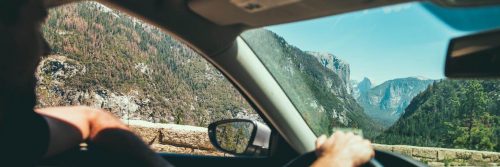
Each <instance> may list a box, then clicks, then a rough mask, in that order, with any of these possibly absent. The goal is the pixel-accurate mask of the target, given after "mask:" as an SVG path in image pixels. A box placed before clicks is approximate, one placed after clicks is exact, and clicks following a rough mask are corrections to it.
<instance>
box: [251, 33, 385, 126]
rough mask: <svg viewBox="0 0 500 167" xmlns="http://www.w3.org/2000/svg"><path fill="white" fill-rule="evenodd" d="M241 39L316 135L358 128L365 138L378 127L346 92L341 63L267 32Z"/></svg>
mask: <svg viewBox="0 0 500 167" xmlns="http://www.w3.org/2000/svg"><path fill="white" fill-rule="evenodd" d="M242 37H243V39H244V40H245V41H246V42H247V43H248V44H249V46H251V47H252V50H253V51H254V52H255V53H256V54H257V55H259V58H260V59H261V61H262V62H263V63H264V64H265V65H266V67H267V68H268V69H269V71H270V72H271V73H272V75H273V76H274V77H275V78H276V80H277V81H278V82H279V84H280V85H281V87H282V88H283V89H284V90H285V93H286V94H287V95H288V97H289V98H290V100H291V101H292V102H293V103H294V105H295V106H296V108H297V109H298V110H299V112H301V114H302V116H303V117H304V118H305V120H306V121H307V123H308V124H309V126H310V127H311V128H312V129H313V131H314V132H315V133H316V134H331V133H332V128H334V127H353V128H361V129H363V130H365V132H366V133H365V134H366V135H367V136H370V135H372V134H370V133H375V130H374V129H377V128H378V127H379V126H378V125H377V124H375V123H374V122H373V121H372V120H371V119H370V118H369V117H368V116H367V115H366V114H365V113H364V112H363V108H362V107H361V106H360V105H359V104H358V103H356V100H355V99H354V98H353V96H352V95H351V94H350V92H349V91H348V88H347V87H348V84H347V83H346V82H347V81H349V80H347V79H345V80H344V79H342V77H340V76H339V74H340V75H347V73H348V65H347V64H345V63H344V64H343V65H340V62H341V61H338V59H337V60H335V59H334V57H333V56H331V55H329V54H317V53H315V52H305V51H302V50H300V49H299V48H297V47H295V46H293V45H290V44H289V43H287V42H286V41H285V39H283V38H282V37H280V36H279V35H277V34H275V33H273V32H271V31H269V30H265V29H256V30H250V31H247V32H245V33H243V34H242ZM318 57H320V61H318ZM321 60H325V61H321ZM333 60H335V61H336V62H337V64H338V66H337V67H338V68H337V67H336V66H335V65H333V66H330V65H329V64H335V61H333ZM325 64H326V65H325ZM340 69H342V70H340ZM338 70H340V72H339V71H338ZM345 72H347V73H345ZM343 77H344V78H348V77H347V76H343Z"/></svg>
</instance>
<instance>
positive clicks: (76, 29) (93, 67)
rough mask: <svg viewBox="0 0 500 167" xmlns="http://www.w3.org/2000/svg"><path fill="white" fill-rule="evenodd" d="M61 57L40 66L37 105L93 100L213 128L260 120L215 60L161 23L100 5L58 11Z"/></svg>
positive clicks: (55, 29) (56, 48)
mask: <svg viewBox="0 0 500 167" xmlns="http://www.w3.org/2000/svg"><path fill="white" fill-rule="evenodd" d="M42 30H43V34H44V36H45V38H46V39H47V41H48V42H49V44H51V47H52V51H53V54H51V55H49V56H48V57H46V58H44V59H43V60H42V62H41V64H40V67H39V69H38V73H37V78H38V85H37V96H38V104H37V107H49V106H67V105H88V106H93V107H97V108H103V109H106V110H108V111H110V112H111V113H113V114H114V115H116V116H118V117H120V118H122V119H135V120H144V121H149V122H159V123H175V124H183V125H194V126H207V125H208V124H209V123H211V122H212V121H215V120H220V119H226V118H236V117H238V118H242V117H252V118H255V117H258V116H257V115H256V113H255V112H254V111H253V109H252V108H251V107H250V106H249V105H248V104H247V102H246V100H245V99H244V98H243V97H242V96H241V95H240V94H239V92H238V91H237V90H236V89H234V87H233V86H232V85H231V84H230V83H229V82H228V81H227V80H226V79H225V77H224V76H223V75H222V74H221V73H219V72H218V70H216V69H215V68H214V67H212V65H211V64H209V63H207V61H205V60H204V59H203V58H202V56H200V55H199V54H197V53H196V52H194V51H193V50H192V49H190V48H189V47H187V46H186V45H184V44H182V43H181V42H179V41H177V40H175V39H174V38H172V37H171V36H168V35H165V34H164V33H162V32H161V30H159V29H158V28H155V27H153V26H150V25H148V24H144V23H141V22H140V21H138V20H137V19H134V18H132V17H130V16H128V15H126V14H123V13H120V12H117V11H114V10H112V9H109V8H107V7H105V6H103V5H100V4H98V3H94V2H81V3H77V4H71V5H65V6H64V7H59V8H55V9H51V10H50V11H49V17H48V19H47V22H46V24H45V26H44V27H43V29H42Z"/></svg>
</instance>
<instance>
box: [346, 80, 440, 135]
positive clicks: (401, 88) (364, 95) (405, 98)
mask: <svg viewBox="0 0 500 167" xmlns="http://www.w3.org/2000/svg"><path fill="white" fill-rule="evenodd" d="M433 82H434V81H433V80H429V79H422V78H417V77H409V78H400V79H393V80H389V81H386V82H384V83H382V84H380V85H378V86H376V87H373V88H371V89H367V88H369V87H370V85H371V82H370V81H369V79H367V78H366V79H364V80H363V81H362V82H360V83H359V84H358V85H357V87H356V88H357V90H356V91H355V92H359V93H358V94H359V95H358V97H357V98H356V100H357V101H358V103H359V104H361V106H363V108H364V109H365V110H364V111H365V113H367V114H368V115H370V116H371V117H372V118H374V119H375V120H377V121H379V122H381V123H383V124H384V125H386V126H390V125H392V124H393V123H394V122H395V121H396V120H397V119H398V118H399V117H400V116H401V115H402V114H403V113H404V110H405V108H406V107H407V106H408V105H409V104H410V102H411V100H412V99H413V97H415V96H417V95H418V94H419V93H420V92H422V91H424V90H425V89H426V88H427V86H429V84H431V83H433Z"/></svg>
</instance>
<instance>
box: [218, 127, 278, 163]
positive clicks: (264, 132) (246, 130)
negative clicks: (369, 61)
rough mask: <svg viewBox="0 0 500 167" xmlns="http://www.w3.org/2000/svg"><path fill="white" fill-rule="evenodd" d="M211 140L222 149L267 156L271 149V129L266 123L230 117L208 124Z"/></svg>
mask: <svg viewBox="0 0 500 167" xmlns="http://www.w3.org/2000/svg"><path fill="white" fill-rule="evenodd" d="M208 135H209V138H210V142H211V143H212V145H214V146H215V148H217V149H219V150H220V151H223V152H226V153H229V154H233V155H245V156H265V155H267V153H268V151H269V140H270V138H271V129H270V128H269V127H267V126H266V125H265V124H263V123H260V122H257V121H252V120H246V119H229V120H222V121H217V122H214V123H211V124H210V125H209V126H208Z"/></svg>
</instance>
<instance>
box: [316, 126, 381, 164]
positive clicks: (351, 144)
mask: <svg viewBox="0 0 500 167" xmlns="http://www.w3.org/2000/svg"><path fill="white" fill-rule="evenodd" d="M316 153H317V154H318V159H317V160H316V161H315V162H314V163H313V164H312V166H313V167H339V166H346V167H347V166H360V165H363V164H364V163H366V162H368V161H369V160H370V159H371V158H372V157H373V156H375V152H374V151H373V147H372V146H371V142H370V141H368V140H364V139H363V138H361V137H360V136H357V135H354V134H352V133H343V132H336V133H335V134H333V135H332V136H331V137H330V138H327V137H326V136H324V135H323V136H320V137H319V138H318V140H317V141H316Z"/></svg>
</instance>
